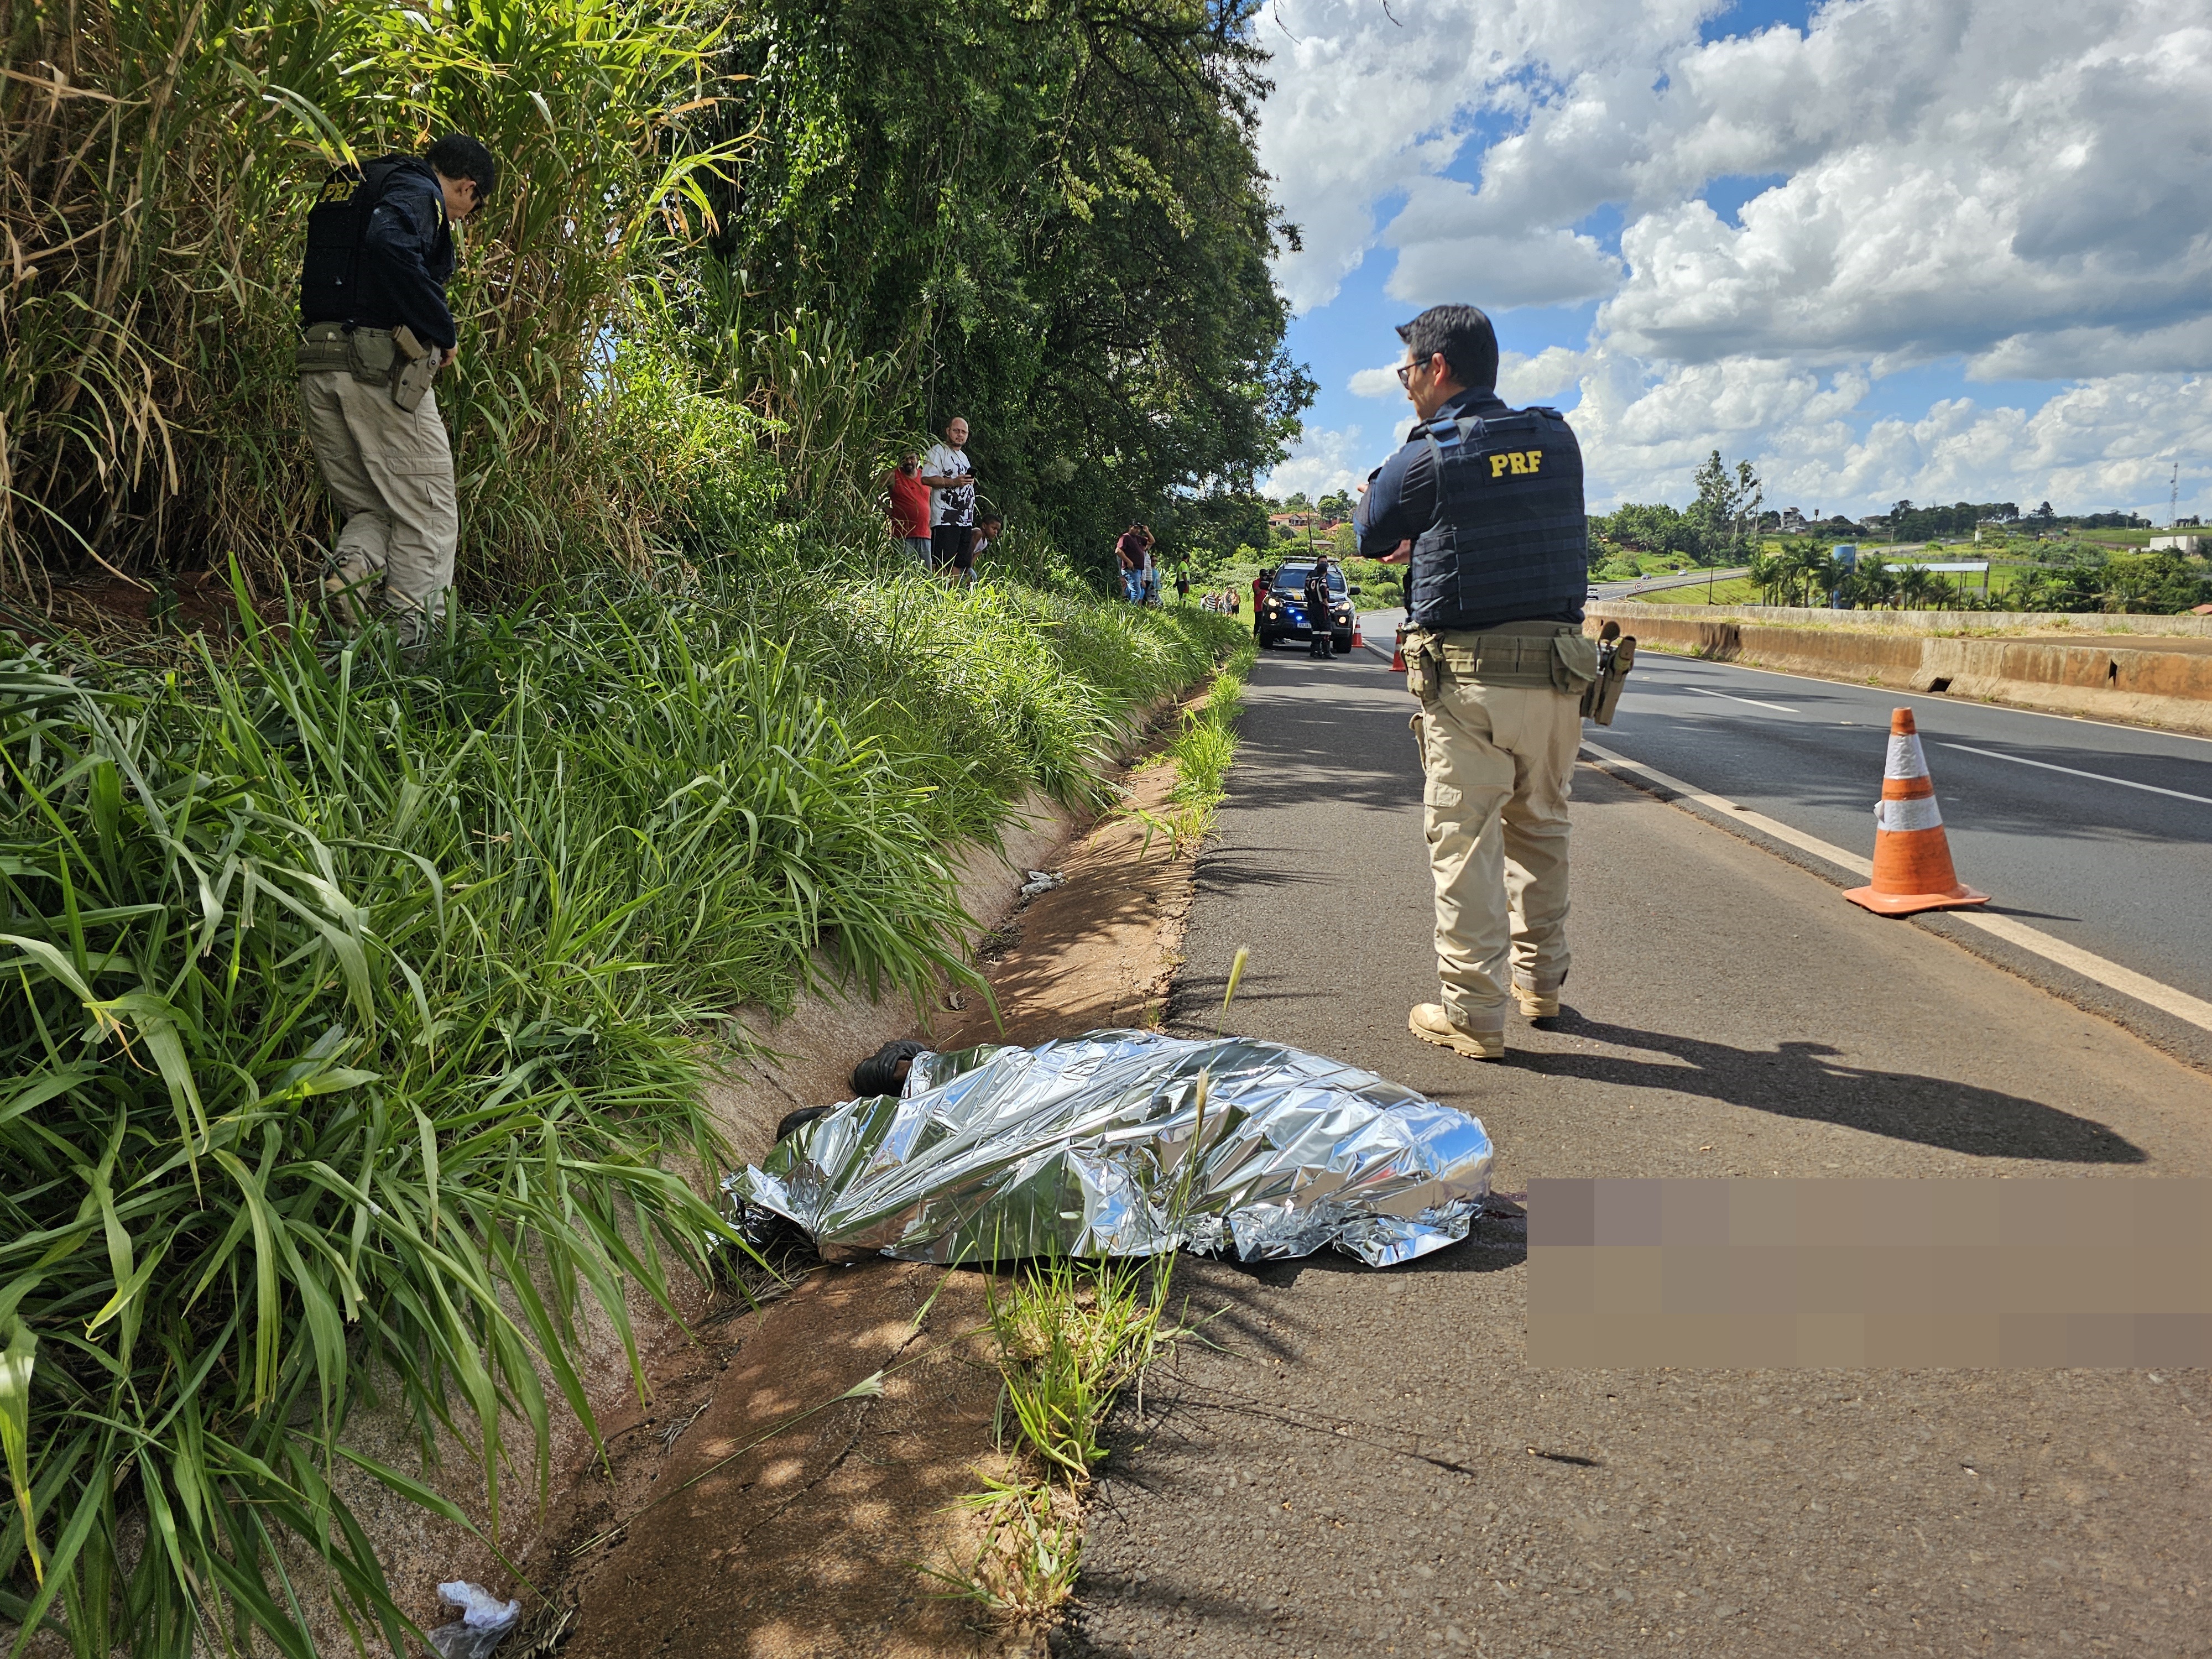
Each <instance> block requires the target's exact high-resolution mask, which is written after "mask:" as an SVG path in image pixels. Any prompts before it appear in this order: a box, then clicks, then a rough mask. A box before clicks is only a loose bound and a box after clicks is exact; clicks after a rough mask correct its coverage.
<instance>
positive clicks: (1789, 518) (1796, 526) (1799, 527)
mask: <svg viewBox="0 0 2212 1659" xmlns="http://www.w3.org/2000/svg"><path fill="white" fill-rule="evenodd" d="M1808 522H1809V521H1808V520H1807V519H1806V517H1805V515H1804V514H1803V513H1800V512H1799V511H1798V510H1797V509H1796V507H1784V508H1783V509H1782V533H1783V534H1784V535H1785V536H1802V535H1803V534H1804V533H1805V530H1806V527H1807V525H1808Z"/></svg>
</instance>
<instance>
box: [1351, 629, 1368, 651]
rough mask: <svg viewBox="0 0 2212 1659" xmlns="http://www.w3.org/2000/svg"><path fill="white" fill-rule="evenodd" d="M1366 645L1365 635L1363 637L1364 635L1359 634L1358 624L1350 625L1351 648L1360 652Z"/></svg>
mask: <svg viewBox="0 0 2212 1659" xmlns="http://www.w3.org/2000/svg"><path fill="white" fill-rule="evenodd" d="M1366 643H1367V635H1364V634H1363V633H1361V632H1360V631H1359V624H1358V623H1352V649H1353V650H1354V651H1358V650H1360V649H1362V648H1363V647H1365V645H1366Z"/></svg>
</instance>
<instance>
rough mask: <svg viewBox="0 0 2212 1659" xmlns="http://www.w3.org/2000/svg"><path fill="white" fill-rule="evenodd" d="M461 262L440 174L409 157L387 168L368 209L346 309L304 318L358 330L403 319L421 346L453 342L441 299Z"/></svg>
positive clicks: (449, 312)
mask: <svg viewBox="0 0 2212 1659" xmlns="http://www.w3.org/2000/svg"><path fill="white" fill-rule="evenodd" d="M458 260H459V252H458V250H456V248H455V247H454V246H453V226H452V225H450V224H449V223H447V220H446V196H445V191H444V190H443V189H442V187H441V186H440V185H439V183H438V175H437V173H435V172H434V171H433V170H432V168H431V167H430V164H429V163H428V161H420V160H417V159H416V158H415V157H412V156H410V157H408V158H406V159H405V160H404V161H401V162H400V163H399V165H398V167H394V168H393V169H392V174H391V176H390V177H389V178H388V179H386V180H385V184H384V190H383V192H382V194H381V195H380V196H379V197H377V202H376V206H375V207H374V208H373V209H372V210H370V212H369V216H368V233H367V234H366V235H365V236H364V238H363V239H362V249H361V263H360V266H359V270H358V272H357V275H356V279H355V280H356V289H355V292H354V295H353V299H352V301H351V303H350V304H349V306H348V307H347V310H348V313H349V314H348V315H346V316H344V317H330V318H324V317H302V318H301V321H302V322H307V323H319V322H349V323H354V324H357V325H360V326H361V327H362V328H397V327H398V326H399V325H401V324H402V323H404V324H406V325H407V326H408V327H410V328H411V329H413V330H414V331H415V336H416V338H417V339H419V340H421V341H422V343H423V344H424V345H428V346H436V347H438V348H440V349H447V348H450V347H452V346H453V345H455V344H457V343H459V339H460V335H459V331H457V330H456V329H455V328H454V326H453V312H452V310H451V309H450V308H449V307H447V304H446V284H447V283H449V282H451V281H452V280H453V267H454V265H455V264H457V263H458Z"/></svg>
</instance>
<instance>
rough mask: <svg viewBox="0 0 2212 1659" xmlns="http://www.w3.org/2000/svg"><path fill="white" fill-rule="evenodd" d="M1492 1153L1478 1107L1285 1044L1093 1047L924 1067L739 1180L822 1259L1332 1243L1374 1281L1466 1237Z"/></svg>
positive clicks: (1243, 1254)
mask: <svg viewBox="0 0 2212 1659" xmlns="http://www.w3.org/2000/svg"><path fill="white" fill-rule="evenodd" d="M1490 1163H1491V1146H1490V1137H1489V1136H1488V1135H1487V1134H1486V1133H1484V1132H1483V1127H1482V1125H1481V1123H1480V1121H1477V1120H1476V1119H1474V1118H1472V1117H1470V1116H1468V1115H1467V1114H1466V1113H1464V1112H1459V1111H1455V1110H1453V1109H1451V1108H1449V1107H1447V1106H1440V1105H1438V1104H1437V1103H1436V1102H1434V1101H1432V1100H1428V1099H1425V1098H1424V1097H1422V1096H1420V1095H1418V1094H1416V1093H1414V1092H1413V1091H1412V1090H1410V1089H1406V1088H1401V1086H1399V1085H1397V1084H1395V1083H1389V1082H1385V1081H1384V1080H1383V1079H1381V1078H1379V1077H1377V1076H1376V1075H1375V1074H1374V1073H1372V1072H1363V1071H1361V1070H1359V1069H1358V1068H1357V1067H1356V1066H1346V1065H1343V1064H1341V1063H1340V1062H1339V1061H1336V1060H1326V1059H1323V1058H1322V1056H1320V1055H1318V1054H1306V1053H1304V1052H1302V1051H1301V1050H1299V1049H1297V1048H1285V1047H1284V1046H1283V1045H1282V1044H1280V1043H1274V1042H1253V1041H1250V1040H1248V1039H1245V1038H1241V1037H1225V1038H1221V1039H1218V1040H1216V1041H1213V1042H1190V1041H1187V1040H1184V1039H1181V1038H1176V1037H1168V1036H1160V1035H1159V1034H1158V1033H1156V1032H1149V1031H1114V1030H1107V1031H1091V1032H1089V1033H1086V1034H1085V1035H1084V1036H1079V1037H1072V1038H1069V1039H1066V1040H1065V1041H1062V1042H1048V1043H1045V1044H1043V1045H1042V1046H1041V1047H1038V1048H1002V1047H997V1046H988V1047H984V1048H970V1049H968V1050H965V1051H964V1052H962V1053H959V1054H922V1055H921V1056H919V1057H918V1058H917V1059H916V1060H915V1063H914V1068H913V1072H912V1073H911V1075H910V1076H909V1077H908V1080H907V1084H906V1087H905V1091H904V1092H903V1093H902V1094H901V1095H899V1096H897V1097H892V1096H888V1095H887V1096H883V1097H878V1098H874V1099H866V1100H854V1101H848V1102H847V1103H845V1104H843V1105H842V1106H838V1107H836V1108H835V1109H832V1110H831V1111H830V1112H829V1114H828V1115H826V1116H823V1117H820V1118H817V1119H816V1120H815V1121H812V1122H811V1123H809V1124H807V1125H805V1127H802V1128H800V1129H798V1130H795V1131H794V1132H793V1133H791V1134H790V1135H788V1136H787V1137H786V1138H785V1139H782V1140H780V1141H778V1142H777V1143H776V1144H775V1148H774V1150H773V1151H771V1152H769V1155H768V1156H767V1157H766V1158H764V1159H763V1160H762V1163H761V1164H760V1166H759V1167H757V1168H749V1169H746V1170H741V1171H739V1172H738V1174H736V1175H733V1176H730V1177H729V1178H728V1180H727V1181H726V1182H724V1183H723V1184H724V1186H725V1188H726V1190H727V1191H728V1193H729V1194H730V1195H731V1196H732V1197H733V1198H735V1199H736V1200H739V1204H740V1207H741V1210H742V1211H744V1212H747V1213H750V1215H752V1216H754V1217H756V1218H757V1216H758V1215H759V1213H760V1212H762V1211H768V1212H773V1213H775V1214H776V1215H781V1216H784V1217H787V1218H789V1219H790V1220H792V1221H794V1222H796V1223H798V1224H799V1226H800V1227H801V1228H803V1229H804V1230H805V1231H806V1232H807V1234H808V1235H809V1236H811V1237H812V1239H813V1240H814V1242H815V1243H816V1245H817V1247H820V1248H822V1249H825V1250H832V1249H835V1250H880V1251H881V1252H883V1254H884V1255H892V1256H899V1257H902V1258H904V1259H906V1260H908V1261H944V1262H981V1261H1016V1260H1020V1259H1023V1258H1025V1257H1030V1256H1039V1255H1070V1256H1090V1257H1097V1256H1138V1255H1154V1254H1156V1253H1158V1252H1160V1251H1164V1250H1172V1249H1177V1248H1178V1247H1188V1248H1189V1249H1194V1250H1198V1251H1201V1252H1204V1253H1206V1254H1210V1255H1233V1256H1236V1257H1237V1258H1239V1259H1240V1260H1243V1261H1270V1260H1277V1259H1280V1258H1283V1257H1286V1256H1297V1255H1307V1254H1308V1253H1310V1252H1311V1251H1314V1250H1317V1249H1320V1248H1321V1247H1322V1245H1324V1244H1333V1245H1334V1246H1335V1247H1336V1248H1337V1249H1340V1250H1342V1251H1345V1252H1346V1254H1348V1255H1354V1256H1357V1257H1358V1258H1359V1260H1360V1261H1364V1262H1366V1263H1368V1264H1369V1265H1370V1266H1371V1267H1387V1266H1389V1264H1390V1263H1392V1262H1396V1261H1412V1260H1413V1258H1414V1257H1415V1256H1419V1255H1427V1254H1428V1253H1429V1252H1430V1251H1431V1250H1436V1249H1442V1248H1443V1246H1445V1245H1447V1244H1450V1243H1456V1242H1457V1241H1458V1240H1460V1239H1462V1238H1465V1237H1467V1234H1468V1228H1469V1227H1470V1226H1472V1225H1474V1218H1475V1216H1476V1215H1477V1214H1478V1213H1479V1212H1480V1209H1481V1206H1482V1200H1483V1199H1484V1197H1485V1196H1486V1195H1487V1194H1488V1193H1489V1190H1490Z"/></svg>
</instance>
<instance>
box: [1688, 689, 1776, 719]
mask: <svg viewBox="0 0 2212 1659" xmlns="http://www.w3.org/2000/svg"><path fill="white" fill-rule="evenodd" d="M1682 689H1683V690H1685V691H1694V692H1696V693H1697V694H1698V695H1699V696H1701V697H1726V698H1727V699H1728V700H1729V702H1747V703H1749V704H1750V705H1751V706H1752V707H1753V708H1771V709H1772V710H1773V711H1774V712H1775V713H1776V714H1796V712H1797V711H1796V709H1794V708H1784V707H1783V706H1782V705H1781V704H1780V703H1778V702H1759V699H1758V698H1757V697H1739V696H1736V695H1735V693H1734V692H1732V691H1708V690H1705V687H1704V686H1702V685H1686V686H1684V687H1683V688H1682Z"/></svg>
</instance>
